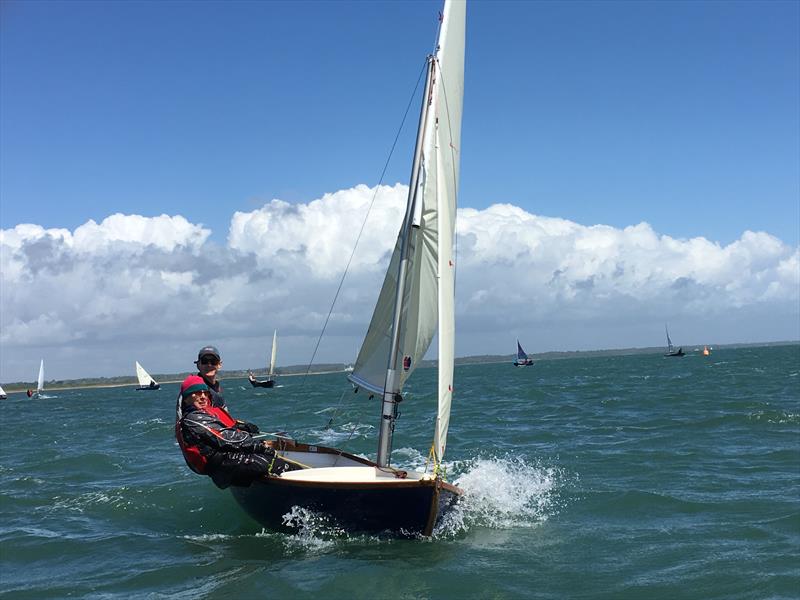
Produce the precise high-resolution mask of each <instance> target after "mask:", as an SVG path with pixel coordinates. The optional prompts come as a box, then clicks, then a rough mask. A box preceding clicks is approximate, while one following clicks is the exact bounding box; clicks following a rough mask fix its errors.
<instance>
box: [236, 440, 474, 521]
mask: <svg viewBox="0 0 800 600" xmlns="http://www.w3.org/2000/svg"><path fill="white" fill-rule="evenodd" d="M270 446H271V447H273V448H274V449H275V450H276V451H277V452H278V454H279V455H280V456H282V457H283V458H285V459H287V460H289V461H296V462H295V464H298V465H303V466H307V465H311V466H310V467H308V469H310V470H307V469H300V470H296V471H294V472H290V473H286V474H285V476H281V475H274V476H273V475H270V476H268V477H265V478H264V479H259V480H256V481H254V482H253V483H252V484H251V485H250V486H248V487H243V486H232V487H231V488H229V489H230V491H231V493H232V494H233V497H234V498H235V499H236V501H237V502H238V503H239V505H240V506H241V507H242V508H243V509H244V510H245V512H246V513H247V514H248V515H250V517H252V518H253V519H254V520H255V521H257V522H258V523H259V524H261V525H262V526H263V527H266V528H269V529H273V530H277V531H284V532H288V533H296V532H297V531H298V529H297V527H292V526H290V525H287V523H286V521H285V518H284V516H285V515H289V514H290V513H292V509H293V508H294V507H299V508H303V509H308V510H311V511H314V513H316V514H319V515H323V516H325V517H327V518H329V519H330V523H329V524H330V526H331V527H339V528H342V529H344V530H346V531H351V532H365V533H390V534H392V535H396V536H400V537H415V536H418V535H431V533H432V532H433V528H434V527H435V525H436V523H437V522H438V521H439V519H441V517H442V516H443V515H444V514H445V513H446V512H447V511H448V510H449V509H450V508H452V507H453V506H455V504H456V503H457V502H458V499H459V498H460V497H461V496H462V495H463V491H462V490H461V489H460V488H458V487H456V486H454V485H452V484H449V483H447V482H445V481H442V480H441V479H440V478H434V477H430V476H426V475H424V474H421V473H413V472H411V473H409V472H406V471H401V470H396V469H377V468H376V467H377V465H376V464H375V463H374V462H372V461H369V460H367V459H365V458H363V457H360V456H356V455H353V454H349V453H347V452H344V451H342V450H338V449H336V448H326V447H323V446H309V445H307V444H299V443H296V442H294V441H293V440H288V439H281V440H278V441H276V442H270ZM337 465H339V466H338V467H337ZM326 467H327V468H326ZM321 474H324V475H321Z"/></svg>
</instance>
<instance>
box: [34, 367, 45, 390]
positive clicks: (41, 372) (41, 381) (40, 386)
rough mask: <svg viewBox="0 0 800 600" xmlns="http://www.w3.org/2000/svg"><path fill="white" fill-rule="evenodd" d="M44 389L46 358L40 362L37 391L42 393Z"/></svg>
mask: <svg viewBox="0 0 800 600" xmlns="http://www.w3.org/2000/svg"><path fill="white" fill-rule="evenodd" d="M43 391H44V359H42V362H40V363H39V378H38V379H37V380H36V393H37V394H41V393H42V392H43Z"/></svg>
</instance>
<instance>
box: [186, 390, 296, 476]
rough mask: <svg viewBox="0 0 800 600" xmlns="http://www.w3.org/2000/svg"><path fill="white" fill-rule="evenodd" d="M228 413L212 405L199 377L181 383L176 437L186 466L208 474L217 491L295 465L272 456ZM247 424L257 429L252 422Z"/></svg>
mask: <svg viewBox="0 0 800 600" xmlns="http://www.w3.org/2000/svg"><path fill="white" fill-rule="evenodd" d="M239 423H242V422H241V421H236V420H235V419H234V418H233V417H231V416H230V415H229V414H228V412H227V411H226V410H225V409H223V408H219V407H216V406H212V405H211V393H210V391H209V389H208V386H207V385H206V383H205V382H204V381H203V378H202V377H199V376H197V375H189V376H188V377H187V378H186V379H184V380H183V383H182V384H181V394H180V397H179V399H178V406H177V409H176V420H175V438H176V439H177V440H178V445H179V446H180V448H181V451H182V452H183V457H184V459H185V460H186V464H187V465H189V468H190V469H192V470H193V471H194V472H195V473H199V474H201V475H208V476H209V477H211V479H212V480H213V481H214V484H215V485H216V486H217V487H219V488H223V489H224V488H226V487H228V486H231V485H239V486H249V485H250V484H251V483H252V482H253V481H254V480H255V479H258V478H260V477H263V476H265V475H268V474H270V473H273V474H278V473H282V472H283V471H286V470H292V469H295V468H296V466H295V465H293V464H290V463H289V462H287V461H285V460H283V459H282V458H280V457H279V456H277V455H276V454H275V451H274V450H273V449H272V448H270V447H269V445H268V444H267V442H266V441H261V440H258V439H255V438H254V437H253V435H252V434H250V433H248V431H247V430H245V429H243V428H242V427H240V426H239ZM243 424H244V425H250V426H252V427H253V428H255V429H256V431H257V430H258V428H256V427H255V425H252V423H243Z"/></svg>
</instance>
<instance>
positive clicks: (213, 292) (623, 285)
mask: <svg viewBox="0 0 800 600" xmlns="http://www.w3.org/2000/svg"><path fill="white" fill-rule="evenodd" d="M406 191H407V190H406V188H405V186H402V185H399V184H398V185H396V186H394V187H388V186H384V187H381V188H380V189H379V190H377V199H376V202H375V205H374V207H373V209H372V212H371V213H370V216H369V219H368V221H367V225H366V227H365V230H364V234H363V236H362V239H361V241H360V244H359V248H358V251H357V253H356V256H355V258H354V260H353V263H352V265H351V268H350V272H349V273H348V277H347V280H346V285H345V287H344V288H343V290H342V293H341V296H340V298H339V301H338V303H337V305H336V310H335V312H334V315H333V317H332V318H331V321H330V324H329V326H328V332H329V334H330V335H329V336H328V337H327V338H326V340H325V342H324V343H323V345H322V347H321V350H320V355H319V357H318V359H319V360H323V361H325V360H335V361H341V362H347V361H351V360H352V359H353V357H354V355H355V352H356V350H357V344H358V343H359V342H360V339H361V337H362V336H363V333H364V329H365V327H366V324H367V320H368V318H369V315H370V314H371V311H372V305H373V303H374V300H375V297H376V295H377V291H378V288H379V286H380V283H381V280H382V277H383V270H384V269H385V266H386V263H387V261H388V257H389V253H390V250H391V248H392V246H393V244H394V242H395V238H396V235H397V230H398V228H399V221H400V219H401V218H402V212H403V206H404V202H405V195H406ZM375 193H376V190H375V189H374V188H368V187H366V186H363V185H362V186H356V187H354V188H352V189H348V190H341V191H338V192H336V193H333V194H326V195H325V196H323V197H322V198H320V199H317V200H314V201H312V202H309V203H308V204H297V205H291V204H288V203H286V202H283V201H281V200H272V201H271V202H269V203H267V204H265V205H264V206H263V207H261V208H260V209H257V210H254V211H252V212H248V213H243V212H237V213H235V214H234V215H233V217H232V219H231V223H230V229H229V232H228V239H227V243H226V244H225V245H224V246H220V245H217V244H214V243H213V242H212V241H210V240H209V235H210V233H211V232H210V230H209V229H207V228H205V227H203V226H202V225H198V224H193V223H191V222H190V221H188V220H187V219H185V218H184V217H182V216H167V215H161V216H159V217H150V218H148V217H142V216H139V215H122V214H115V215H112V216H110V217H108V218H106V219H104V220H103V221H102V222H101V223H99V224H98V223H95V222H94V221H89V222H87V223H85V224H84V225H82V226H80V227H78V228H77V229H76V230H75V231H74V232H70V231H69V230H66V229H50V230H46V229H44V228H42V227H39V226H38V225H18V226H17V227H15V228H13V229H7V230H3V231H1V232H0V270H1V271H2V274H1V275H0V302H1V304H0V308H1V310H0V345H2V352H1V353H0V380H3V381H13V380H17V379H23V378H28V379H30V378H31V377H33V375H34V374H35V369H36V368H38V367H37V365H38V358H39V357H40V356H42V355H46V354H50V355H53V356H54V357H56V358H55V360H53V361H50V363H48V364H49V365H50V366H49V367H48V377H51V376H52V377H76V376H81V375H87V376H88V375H116V374H120V373H125V372H127V371H130V370H131V368H130V365H132V362H133V360H134V359H135V358H137V357H141V356H142V355H145V354H146V355H147V356H148V357H149V362H148V365H147V367H148V369H149V370H150V371H151V372H154V373H156V372H172V371H179V370H187V369H189V368H191V361H192V360H193V356H191V355H192V353H193V352H194V351H195V349H196V347H199V346H201V345H203V344H206V343H215V344H218V345H220V347H222V349H223V354H224V358H225V362H226V365H227V366H228V367H231V368H241V367H247V366H257V365H259V364H261V363H262V362H263V357H262V355H263V354H264V347H265V345H266V343H267V341H268V338H270V337H271V332H272V329H273V328H278V329H279V330H280V331H281V333H280V335H281V348H282V350H281V354H282V356H281V359H282V360H280V361H279V362H282V363H284V364H289V363H302V362H304V361H307V360H308V359H309V358H310V355H311V352H312V350H313V347H314V344H315V343H316V336H317V335H318V333H319V331H320V328H321V327H322V325H323V323H324V321H325V318H326V315H327V313H328V309H329V307H330V303H331V301H332V298H333V294H334V292H335V290H336V287H337V285H338V281H339V279H340V277H341V275H342V272H343V270H344V267H345V265H346V264H347V261H348V259H349V257H350V253H351V251H352V247H353V243H354V241H355V239H356V236H357V235H358V231H359V228H360V227H361V223H362V220H363V219H364V217H365V215H366V213H367V209H368V207H369V205H370V203H371V201H372V199H373V196H374V195H375ZM458 230H459V231H458V233H459V238H458V263H459V264H458V274H457V319H458V341H457V353H458V354H482V353H510V352H511V351H512V350H513V339H514V338H515V337H517V336H521V337H523V338H525V339H527V340H530V341H529V342H528V343H527V344H526V348H527V349H528V350H530V351H540V350H547V349H579V348H591V347H620V346H634V345H659V344H660V343H661V342H662V340H661V335H662V332H663V323H664V321H670V324H671V327H670V328H671V331H673V330H674V331H675V334H674V335H673V337H675V338H678V337H679V336H680V337H682V338H683V339H687V338H691V339H687V341H688V342H690V343H702V342H703V341H704V340H708V341H714V342H716V343H724V342H734V341H763V340H768V339H796V338H797V337H798V336H800V316H798V313H800V309H798V303H800V249H798V248H792V247H790V246H788V245H786V244H784V243H783V242H781V240H779V239H777V238H775V237H773V236H771V235H769V234H767V233H763V232H750V231H747V232H744V233H743V234H742V236H741V238H740V239H738V240H736V241H735V242H733V243H731V244H729V245H727V246H721V245H720V244H718V243H716V242H714V241H711V240H707V239H704V238H694V239H689V240H682V239H674V238H671V237H669V236H665V235H659V234H658V233H656V232H655V231H653V229H652V228H651V227H650V225H648V224H647V223H640V224H638V225H632V226H630V227H626V228H624V229H616V228H613V227H609V226H605V225H592V226H585V225H581V224H578V223H574V222H570V221H566V220H564V219H558V218H550V217H543V216H538V215H533V214H530V213H527V212H525V211H524V210H522V209H521V208H519V207H516V206H513V205H510V204H496V205H493V206H491V207H489V208H487V209H485V210H475V209H462V210H460V211H459V214H458ZM745 317H746V318H745ZM692 336H694V337H696V338H697V339H694V338H693V337H692ZM65 354H69V355H71V356H80V357H81V367H80V368H79V369H77V372H76V370H75V365H74V364H70V365H69V366H68V367H66V366H59V364H58V360H57V357H59V356H62V355H65ZM51 363H54V364H51Z"/></svg>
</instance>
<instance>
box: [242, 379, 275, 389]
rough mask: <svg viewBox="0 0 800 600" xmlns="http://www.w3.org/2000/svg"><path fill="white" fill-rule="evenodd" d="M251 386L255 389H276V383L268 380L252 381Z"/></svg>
mask: <svg viewBox="0 0 800 600" xmlns="http://www.w3.org/2000/svg"><path fill="white" fill-rule="evenodd" d="M248 381H250V385H252V386H253V387H261V388H271V387H275V381H274V380H272V379H267V380H266V381H258V380H257V379H250V380H248Z"/></svg>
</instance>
